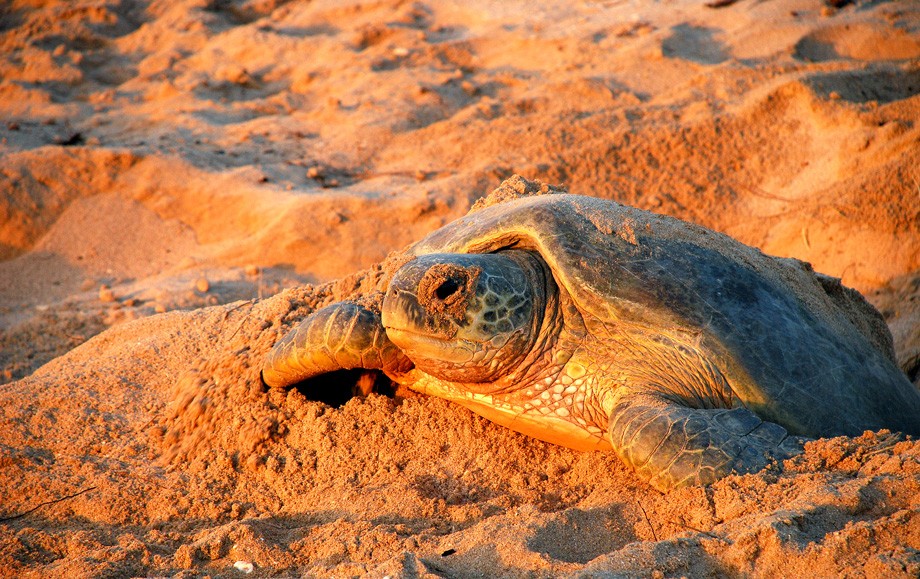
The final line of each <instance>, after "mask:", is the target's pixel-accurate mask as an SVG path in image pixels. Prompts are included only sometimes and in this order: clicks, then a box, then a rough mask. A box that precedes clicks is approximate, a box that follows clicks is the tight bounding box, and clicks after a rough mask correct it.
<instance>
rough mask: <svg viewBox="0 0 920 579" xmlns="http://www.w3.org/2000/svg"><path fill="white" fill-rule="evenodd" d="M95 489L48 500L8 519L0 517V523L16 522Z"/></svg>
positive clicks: (89, 488) (90, 488)
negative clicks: (44, 508)
mask: <svg viewBox="0 0 920 579" xmlns="http://www.w3.org/2000/svg"><path fill="white" fill-rule="evenodd" d="M95 488H96V487H94V486H92V487H88V488H85V489H83V490H82V491H77V492H75V493H73V494H72V495H67V496H66V497H61V498H59V499H53V500H50V501H45V502H43V503H39V504H38V505H36V506H34V507H32V508H31V509H29V510H28V511H23V512H21V513H19V514H18V515H12V516H10V517H0V523H6V522H8V521H14V520H16V519H21V518H22V517H24V516H26V515H28V514H29V513H33V512H35V511H37V510H38V509H40V508H42V507H46V506H48V505H53V504H55V503H59V502H61V501H66V500H67V499H72V498H74V497H78V496H80V495H82V494H86V493H88V492H89V491H91V490H94V489H95Z"/></svg>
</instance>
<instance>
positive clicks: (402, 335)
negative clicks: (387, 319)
mask: <svg viewBox="0 0 920 579" xmlns="http://www.w3.org/2000/svg"><path fill="white" fill-rule="evenodd" d="M384 329H385V330H386V332H387V337H388V338H390V341H391V342H393V343H394V344H396V345H399V342H401V341H403V340H406V341H412V342H413V343H419V342H429V343H432V344H438V345H442V344H444V343H445V342H447V341H448V340H449V339H450V338H448V337H447V336H444V337H439V336H437V335H433V334H423V333H421V332H415V331H413V330H407V329H405V328H394V327H386V326H385V327H384Z"/></svg>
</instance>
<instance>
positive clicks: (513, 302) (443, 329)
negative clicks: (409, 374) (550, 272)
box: [381, 251, 546, 383]
mask: <svg viewBox="0 0 920 579" xmlns="http://www.w3.org/2000/svg"><path fill="white" fill-rule="evenodd" d="M535 261H536V258H535V257H533V256H532V255H530V254H528V253H527V252H522V251H508V252H503V253H500V254H429V255H423V256H420V257H417V258H416V259H414V260H413V261H411V262H409V263H407V264H406V265H404V266H403V267H402V268H401V269H400V270H399V271H397V272H396V274H395V275H394V276H393V279H392V280H391V282H390V286H389V288H388V290H387V294H386V297H385V298H384V301H383V307H382V310H381V319H382V322H383V326H384V328H385V329H386V332H387V336H388V337H389V339H390V340H391V341H392V342H393V343H394V344H395V345H396V346H397V347H398V348H400V349H401V350H402V351H403V352H404V353H405V354H406V356H407V357H408V358H409V359H410V360H412V362H413V363H414V364H415V365H416V367H417V368H418V369H419V370H421V371H423V372H425V373H426V374H429V375H431V376H434V377H436V378H439V379H442V380H446V381H453V382H465V383H487V382H493V381H495V380H496V379H498V378H500V377H501V376H504V375H506V374H508V373H509V372H510V371H511V370H512V369H513V368H514V367H515V366H516V365H517V364H518V363H519V362H520V361H521V360H523V359H524V358H526V357H527V354H528V353H529V352H530V350H531V348H532V345H533V342H534V339H535V337H536V335H537V333H538V332H539V327H540V323H541V322H542V319H543V311H544V308H545V297H544V296H545V291H546V289H545V287H544V283H545V282H544V279H543V276H542V272H540V271H538V270H539V269H540V267H541V266H540V264H538V263H535Z"/></svg>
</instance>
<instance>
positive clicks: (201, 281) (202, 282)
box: [195, 276, 211, 294]
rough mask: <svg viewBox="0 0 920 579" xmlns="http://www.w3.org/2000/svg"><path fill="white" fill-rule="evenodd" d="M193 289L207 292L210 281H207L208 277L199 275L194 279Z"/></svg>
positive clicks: (209, 287)
mask: <svg viewBox="0 0 920 579" xmlns="http://www.w3.org/2000/svg"><path fill="white" fill-rule="evenodd" d="M195 289H196V290H198V291H200V292H201V293H203V294H206V293H208V290H209V289H211V283H210V282H209V281H208V278H206V277H203V276H202V277H199V278H198V279H197V280H195Z"/></svg>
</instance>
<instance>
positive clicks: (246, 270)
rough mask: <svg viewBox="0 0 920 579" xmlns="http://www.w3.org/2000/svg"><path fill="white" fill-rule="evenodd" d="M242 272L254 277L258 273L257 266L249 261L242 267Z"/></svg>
mask: <svg viewBox="0 0 920 579" xmlns="http://www.w3.org/2000/svg"><path fill="white" fill-rule="evenodd" d="M243 273H245V274H246V275H247V276H248V277H255V276H257V275H259V266H257V265H252V264H251V263H250V264H248V265H247V266H246V267H244V268H243Z"/></svg>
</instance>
